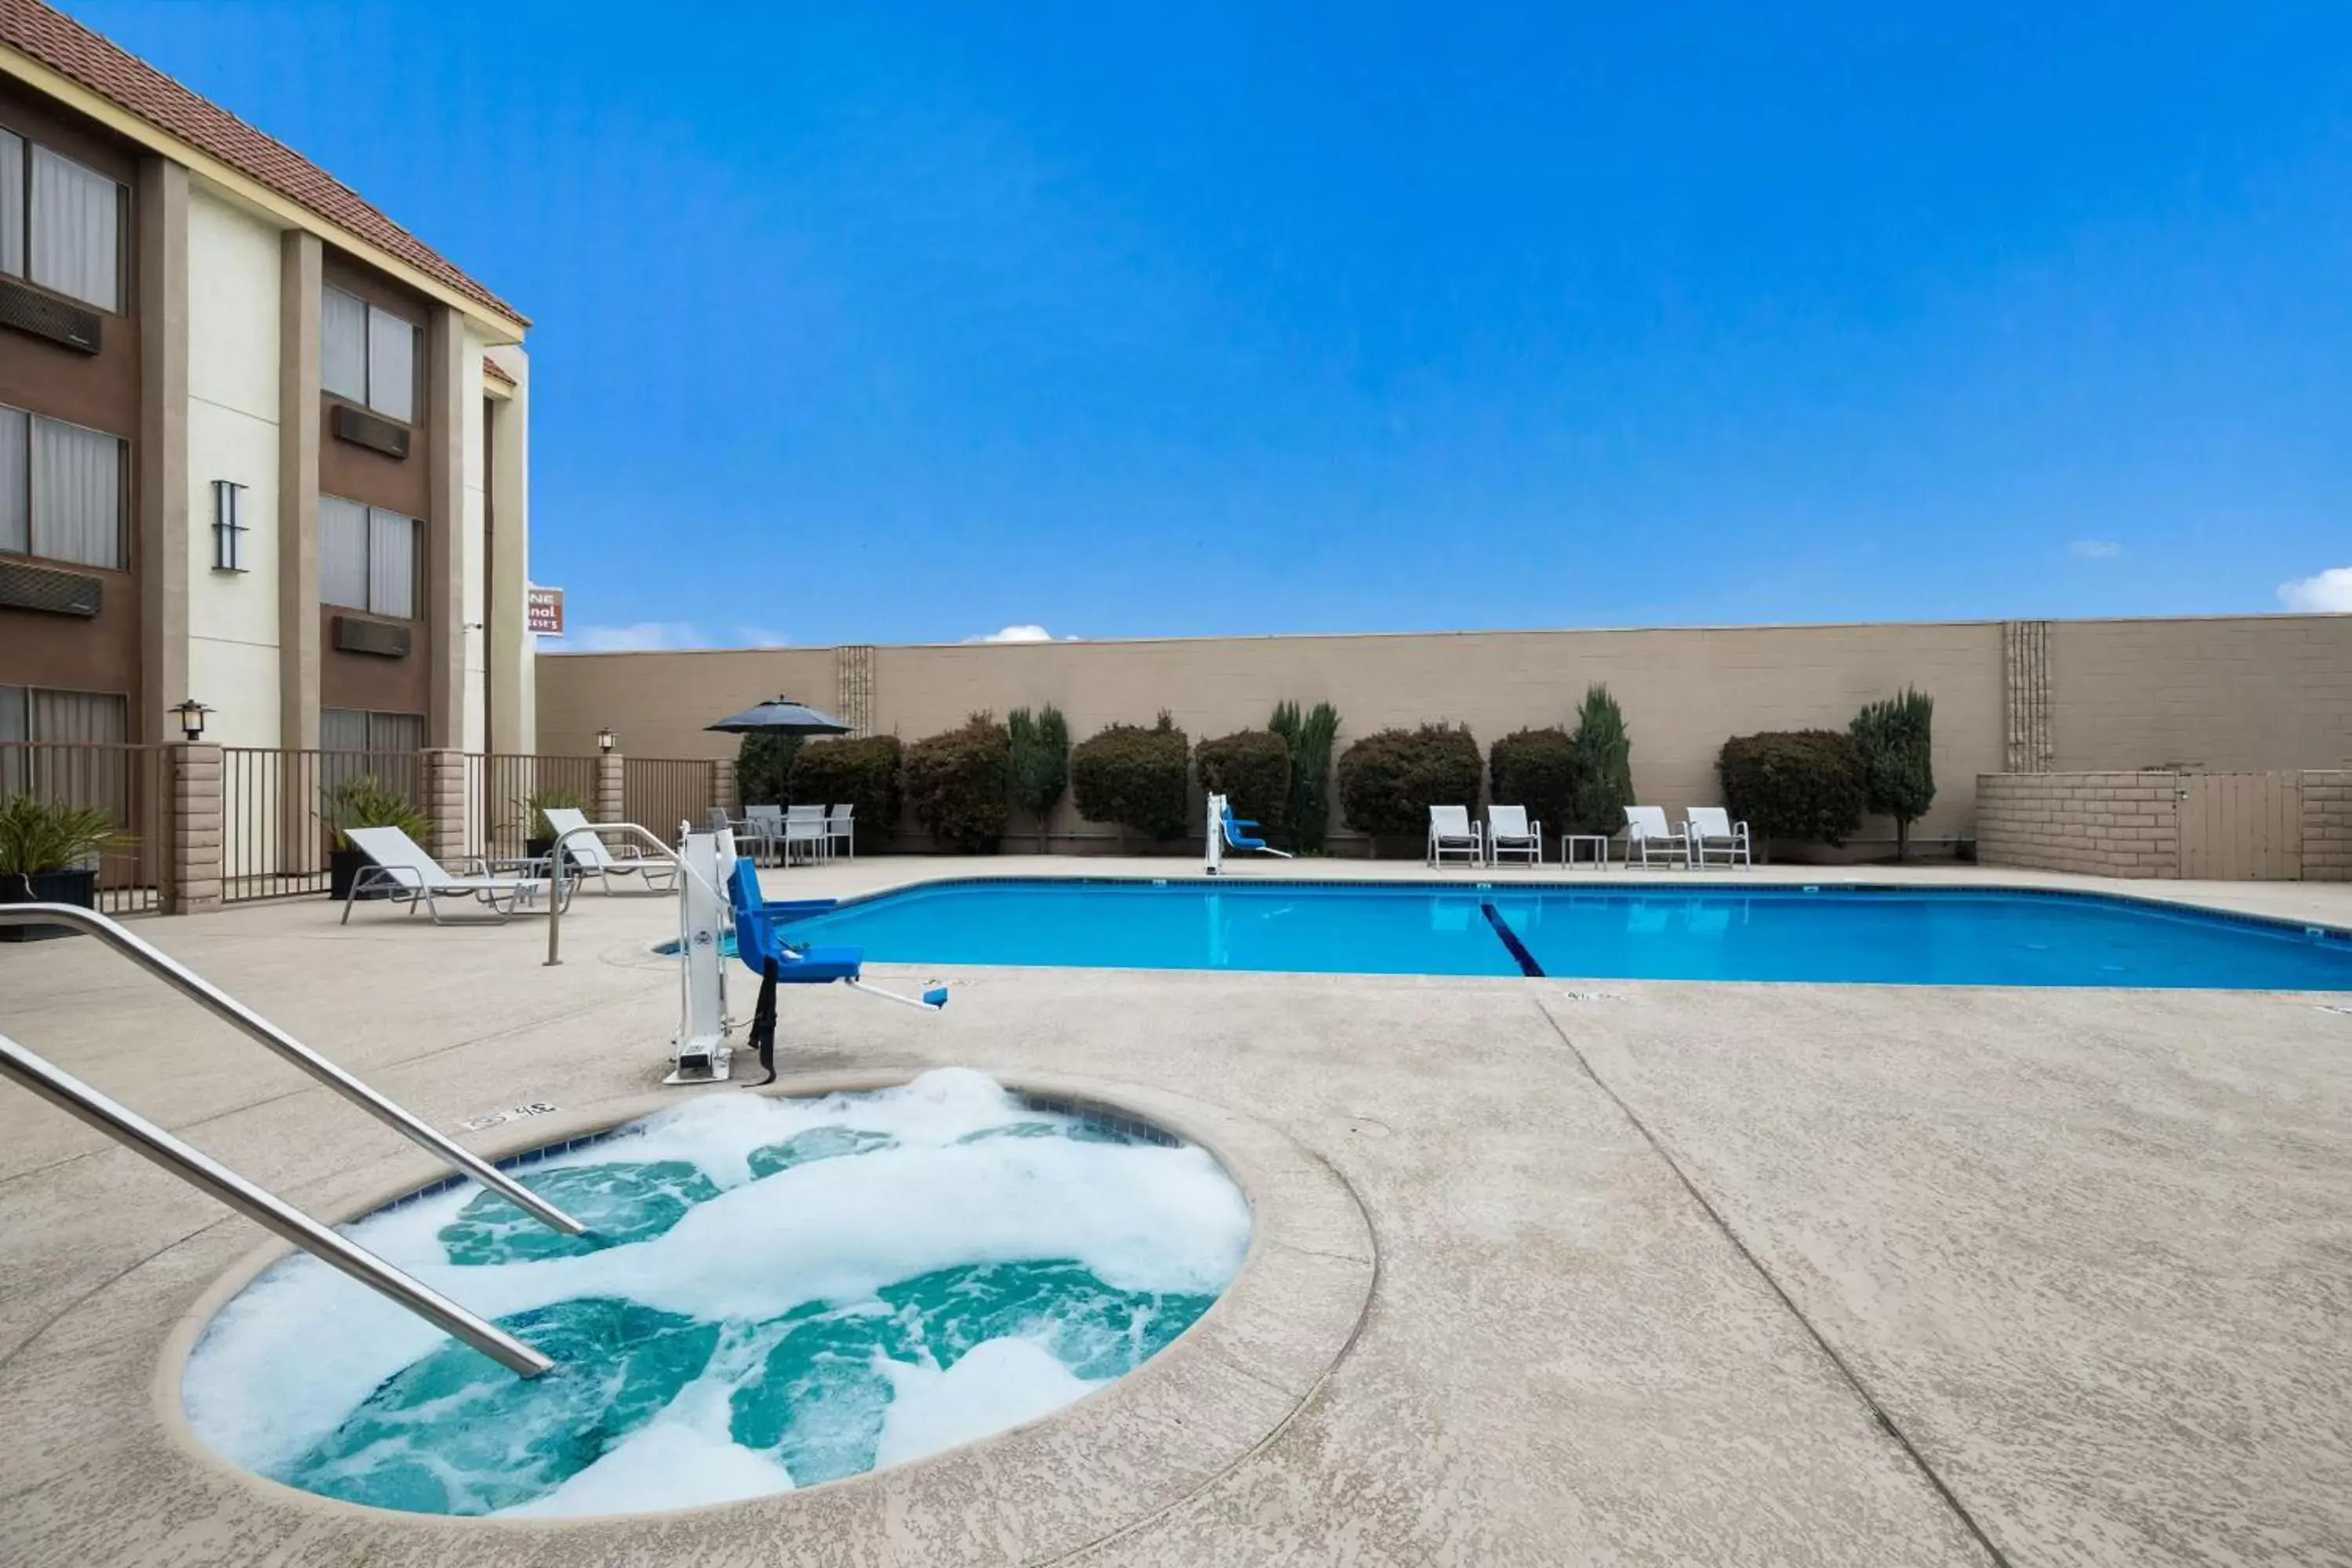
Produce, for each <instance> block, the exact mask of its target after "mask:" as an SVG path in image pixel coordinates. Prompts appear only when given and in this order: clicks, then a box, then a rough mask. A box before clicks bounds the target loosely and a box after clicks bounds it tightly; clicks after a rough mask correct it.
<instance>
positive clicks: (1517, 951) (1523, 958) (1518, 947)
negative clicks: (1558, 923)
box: [1478, 901, 1544, 980]
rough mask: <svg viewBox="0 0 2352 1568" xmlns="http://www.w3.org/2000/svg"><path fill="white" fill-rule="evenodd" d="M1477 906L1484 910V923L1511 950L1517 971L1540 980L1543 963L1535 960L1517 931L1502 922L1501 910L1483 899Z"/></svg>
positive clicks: (1542, 975) (1534, 956) (1542, 973)
mask: <svg viewBox="0 0 2352 1568" xmlns="http://www.w3.org/2000/svg"><path fill="white" fill-rule="evenodd" d="M1478 908H1479V909H1480V910H1483V911H1484V912H1485V914H1486V923H1487V924H1488V925H1490V926H1493V927H1494V928H1495V934H1496V936H1498V937H1501V938H1502V939H1503V945H1504V946H1505V947H1507V948H1508V949H1510V950H1511V956H1512V957H1513V958H1515V959H1517V961H1518V964H1519V973H1522V974H1524V975H1526V976H1528V978H1529V979H1531V980H1541V979H1542V978H1543V977H1544V972H1543V965H1542V964H1540V963H1537V962H1536V955H1535V954H1534V953H1532V952H1528V946H1527V943H1525V942H1521V941H1520V940H1519V933H1518V932H1517V931H1513V930H1512V929H1511V928H1510V927H1509V926H1508V925H1507V924H1505V923H1504V921H1503V911H1502V910H1498V909H1496V907H1495V906H1494V905H1492V904H1490V903H1486V902H1484V901H1482V902H1480V904H1479V905H1478Z"/></svg>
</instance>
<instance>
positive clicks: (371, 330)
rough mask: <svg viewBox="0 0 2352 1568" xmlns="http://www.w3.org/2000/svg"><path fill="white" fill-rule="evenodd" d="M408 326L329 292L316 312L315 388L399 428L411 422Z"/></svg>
mask: <svg viewBox="0 0 2352 1568" xmlns="http://www.w3.org/2000/svg"><path fill="white" fill-rule="evenodd" d="M416 335H417V328H416V324H415V322H414V321H407V320H405V319H404V318H403V317H400V316H395V315H394V314H393V313H392V312H391V311H389V310H385V309H383V307H382V306H380V305H371V304H369V303H368V302H367V301H366V300H362V299H360V298H358V297H357V296H355V295H352V294H346V293H344V292H343V291H342V290H341V289H327V290H326V295H325V299H324V300H323V302H322V303H321V305H320V310H319V343H320V350H319V384H320V387H321V388H323V389H324V390H326V391H328V392H330V393H332V394H333V395H335V396H337V397H343V398H349V399H350V400H351V401H352V402H353V403H360V404H365V405H367V406H368V407H370V408H373V409H374V410H375V411H376V412H377V413H378V414H383V415H387V416H390V417H392V418H394V419H397V420H399V421H401V422H402V423H403V424H407V423H410V422H412V421H413V420H415V417H416Z"/></svg>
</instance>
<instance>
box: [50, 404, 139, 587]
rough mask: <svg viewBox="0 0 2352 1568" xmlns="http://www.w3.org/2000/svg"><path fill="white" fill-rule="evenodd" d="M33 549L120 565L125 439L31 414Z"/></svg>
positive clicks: (114, 566) (63, 557)
mask: <svg viewBox="0 0 2352 1568" xmlns="http://www.w3.org/2000/svg"><path fill="white" fill-rule="evenodd" d="M32 534H33V553H34V554H36V555H46V556H47V557H49V558H50V559H51V560H53V561H75V562H79V563H81V564H82V565H84V566H103V567H106V568H107V569H109V570H110V571H115V572H120V571H121V570H122V441H121V437H115V436H110V435H108V434H107V433H106V432H105V431H103V430H86V429H84V428H82V426H79V425H68V424H67V423H66V422H65V421H64V420H62V419H43V418H41V417H39V416H35V417H34V419H33V524H32Z"/></svg>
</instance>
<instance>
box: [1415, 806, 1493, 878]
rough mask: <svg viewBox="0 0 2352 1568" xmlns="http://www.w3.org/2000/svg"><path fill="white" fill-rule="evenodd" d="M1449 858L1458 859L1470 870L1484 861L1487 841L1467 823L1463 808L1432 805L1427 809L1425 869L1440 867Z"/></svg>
mask: <svg viewBox="0 0 2352 1568" xmlns="http://www.w3.org/2000/svg"><path fill="white" fill-rule="evenodd" d="M1448 855H1458V856H1460V857H1461V858H1464V859H1465V860H1467V861H1469V862H1470V864H1472V865H1473V866H1480V865H1484V864H1485V863H1486V838H1485V837H1484V836H1483V835H1482V834H1481V833H1480V832H1479V830H1478V825H1477V824H1476V823H1475V822H1473V821H1471V820H1470V808H1469V807H1468V806H1466V805H1433V806H1431V807H1430V808H1429V853H1428V855H1427V857H1426V858H1423V861H1422V864H1423V865H1424V866H1443V865H1444V864H1445V858H1446V857H1447V856H1448Z"/></svg>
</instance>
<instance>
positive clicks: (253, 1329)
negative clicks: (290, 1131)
mask: <svg viewBox="0 0 2352 1568" xmlns="http://www.w3.org/2000/svg"><path fill="white" fill-rule="evenodd" d="M524 1179H525V1180H526V1182H528V1183H529V1184H531V1185H533V1186H534V1187H538V1188H541V1189H542V1190H545V1191H548V1192H549V1193H550V1194H551V1195H556V1194H562V1195H561V1196H560V1197H559V1199H558V1201H563V1200H564V1199H565V1198H569V1199H572V1200H573V1201H574V1202H575V1203H576V1204H577V1205H578V1206H577V1208H576V1209H575V1212H580V1211H583V1210H584V1211H588V1212H584V1213H583V1214H582V1217H583V1218H586V1219H588V1220H589V1221H590V1223H591V1224H592V1226H595V1227H596V1230H597V1233H598V1234H596V1235H595V1236H593V1237H590V1238H586V1239H584V1240H582V1241H580V1242H576V1243H573V1242H566V1241H563V1240H561V1239H560V1238H557V1237H553V1236H552V1235H551V1233H550V1232H548V1231H546V1230H545V1229H544V1228H543V1227H540V1226H535V1225H531V1224H529V1223H528V1222H526V1221H524V1220H523V1219H522V1216H520V1215H518V1214H517V1213H516V1211H514V1210H513V1209H512V1208H511V1207H510V1206H509V1205H506V1204H505V1203H504V1202H503V1200H500V1199H498V1198H496V1197H494V1196H492V1195H489V1194H484V1193H482V1192H480V1190H479V1189H478V1188H476V1187H473V1186H471V1185H467V1186H464V1187H460V1188H456V1189H453V1190H452V1191H450V1192H448V1193H445V1194H436V1196H434V1197H432V1198H429V1199H425V1200H424V1201H421V1202H418V1203H415V1204H411V1205H407V1206H405V1207H404V1208H401V1209H398V1210H395V1211H393V1212H391V1213H388V1214H383V1215H376V1216H374V1217H373V1218H370V1219H368V1220H365V1221H362V1222H361V1223H360V1224H358V1225H356V1226H351V1227H348V1233H349V1234H350V1235H351V1236H352V1238H353V1239H354V1240H356V1241H358V1242H359V1243H360V1244H361V1245H362V1246H364V1247H368V1248H370V1249H371V1250H373V1251H375V1252H377V1253H379V1254H380V1255H382V1256H383V1257H384V1258H387V1259H388V1260H389V1261H391V1262H392V1263H394V1265H396V1266H398V1267H399V1268H404V1269H405V1270H407V1271H408V1272H410V1273H412V1274H414V1275H415V1276H416V1277H417V1278H418V1279H422V1280H424V1281H425V1283H427V1284H429V1285H432V1286H433V1287H435V1288H436V1289H440V1290H442V1291H444V1292H446V1294H448V1295H449V1296H451V1297H452V1298H454V1299H455V1300H458V1301H460V1302H462V1303H464V1304H465V1305H466V1306H467V1307H469V1308H471V1309H472V1310H475V1311H477V1312H480V1313H482V1314H484V1315H486V1316H488V1317H491V1318H494V1319H496V1320H499V1321H500V1322H501V1323H502V1325H504V1326H506V1327H507V1328H509V1331H513V1332H515V1333H517V1334H518V1335H519V1337H521V1338H523V1339H524V1340H526V1341H528V1342H534V1343H538V1344H540V1345H541V1348H543V1349H545V1350H546V1351H547V1352H549V1353H550V1354H551V1355H553V1356H555V1357H556V1358H557V1361H558V1369H557V1371H556V1372H554V1373H549V1374H548V1375H547V1376H545V1377H542V1378H541V1379H538V1380H535V1381H531V1382H523V1381H520V1380H517V1379H514V1378H513V1377H511V1376H510V1375H509V1374H508V1373H504V1372H503V1371H501V1370H499V1368H497V1367H496V1366H495V1365H494V1364H493V1363H490V1362H489V1361H488V1359H487V1358H484V1357H482V1356H479V1355H478V1354H477V1353H476V1352H472V1351H470V1350H467V1349H466V1348H464V1347H463V1346H460V1345H457V1344H456V1343H455V1342H451V1341H449V1340H447V1339H446V1337H444V1336H443V1335H441V1334H440V1333H439V1332H438V1331H436V1330H434V1329H432V1328H431V1327H429V1326H428V1325H425V1324H424V1323H423V1322H421V1321H419V1320H417V1319H415V1318H413V1317H411V1316H410V1315H409V1314H408V1313H406V1312H404V1311H403V1310H400V1309H399V1308H397V1307H395V1306H394V1305H393V1304H392V1303H391V1302H389V1301H387V1300H383V1298H381V1297H379V1296H377V1295H375V1294H374V1293H373V1291H370V1290H368V1289H365V1288H363V1287H362V1286H360V1285H358V1284H356V1283H354V1282H352V1281H351V1280H348V1279H344V1278H343V1277H342V1276H341V1275H340V1274H337V1273H335V1272H334V1271H332V1270H331V1269H329V1268H325V1267H324V1266H323V1265H320V1264H318V1263H316V1262H315V1261H313V1260H311V1259H310V1258H307V1257H297V1258H292V1259H289V1261H288V1262H286V1263H284V1264H281V1265H279V1266H278V1267H277V1268H273V1269H271V1270H270V1271H269V1272H268V1274H266V1275H264V1276H263V1277H262V1278H261V1279H258V1280H257V1281H256V1282H255V1283H254V1284H253V1285H252V1286H250V1287H249V1288H247V1289H246V1290H245V1291H244V1292H242V1293H241V1294H240V1295H238V1296H237V1297H236V1300H233V1301H231V1302H230V1303H229V1305H228V1306H227V1307H226V1308H225V1309H224V1310H222V1312H221V1314H220V1316H219V1317H218V1318H217V1319H215V1321H214V1323H213V1325H212V1326H211V1328H210V1329H209V1330H208V1331H207V1332H206V1334H205V1339H204V1340H203V1342H201V1343H200V1344H199V1345H198V1347H197V1349H196V1352H195V1353H194V1355H193V1356H192V1357H191V1359H190V1362H189V1365H188V1371H187V1375H186V1378H185V1381H184V1397H185V1401H186V1406H187V1411H188V1416H189V1419H190V1422H191V1423H192V1424H193V1425H194V1427H195V1429H196V1431H197V1433H198V1434H199V1435H200V1436H203V1437H204V1439H205V1441H206V1442H207V1443H209V1444H211V1445H212V1446H213V1447H215V1448H217V1449H218V1450H220V1451H221V1452H222V1453H224V1454H225V1455H226V1456H227V1457H229V1458H233V1459H235V1460H236V1461H237V1462H239V1463H241V1464H244V1465H246V1466H247V1467H249V1468H253V1469H256V1470H258V1471H261V1472H263V1473H265V1474H268V1475H272V1476H276V1477H278V1478H279V1479H286V1480H288V1481H289V1482H291V1483H292V1484H295V1485H299V1486H305V1487H309V1488H310V1489H314V1490H320V1491H326V1492H329V1493H331V1495H335V1496H341V1497H346V1498H350V1499H351V1500H355V1501H362V1502H373V1503H377V1504H379V1505H381V1506H387V1507H399V1508H412V1509H425V1510H433V1511H448V1512H465V1513H478V1512H489V1511H516V1512H530V1513H601V1512H617V1511H631V1510H645V1509H649V1508H678V1507H686V1506H690V1505H692V1504H694V1503H698V1502H709V1501H719V1500H727V1499H731V1498H736V1497H744V1496H753V1495H758V1494H760V1493H762V1492H768V1491H775V1490H780V1489H785V1488H789V1487H791V1486H793V1485H794V1484H799V1485H810V1484H814V1482H816V1481H819V1480H829V1479H835V1478H836V1477H838V1476H841V1475H847V1474H855V1473H856V1472H858V1471H860V1470H863V1469H866V1468H872V1467H873V1466H876V1465H882V1464H897V1463H901V1462H903V1461H905V1460H907V1459H909V1458H919V1457H920V1456H921V1455H923V1454H927V1453H931V1452H935V1451H937V1450H938V1449H939V1448H940V1447H948V1446H950V1445H952V1444H956V1443H961V1442H967V1441H970V1440H971V1439H972V1438H973V1437H976V1436H984V1435H986V1434H987V1433H990V1432H993V1431H1001V1430H1003V1429H1004V1428H1006V1427H1008V1426H1016V1425H1019V1424H1021V1423H1022V1422H1024V1421H1028V1420H1031V1419H1034V1418H1035V1417H1036V1416H1038V1415H1044V1414H1045V1413H1047V1412H1049V1411H1051V1410H1054V1409H1056V1408H1058V1407H1060V1406H1061V1405H1065V1404H1067V1403H1068V1402H1070V1401H1071V1400H1073V1399H1076V1398H1078V1397H1080V1396H1081V1395H1083V1394H1085V1393H1086V1392H1087V1390H1088V1389H1090V1388H1093V1387H1096V1386H1097V1385H1098V1384H1099V1383H1101V1382H1102V1381H1104V1380H1106V1379H1108V1378H1110V1377H1115V1376H1118V1374H1120V1373H1124V1372H1126V1371H1129V1370H1130V1369H1131V1368H1132V1367H1133V1366H1134V1365H1135V1364H1136V1363H1139V1362H1140V1361H1141V1360H1143V1359H1144V1358H1145V1357H1147V1356H1149V1355H1150V1354H1151V1353H1153V1352H1155V1351H1157V1350H1158V1349H1159V1348H1160V1347H1161V1346H1162V1345H1164V1344H1165V1343H1167V1342H1168V1341H1169V1340H1170V1339H1171V1338H1173V1337H1174V1335H1175V1334H1176V1333H1178V1332H1181V1331H1182V1329H1183V1328H1184V1327H1185V1326H1186V1325H1188V1324H1189V1323H1191V1322H1192V1320H1193V1319H1195V1318H1197V1317H1198V1316H1199V1315H1200V1313H1201V1312H1202V1310H1205V1309H1206V1308H1207V1306H1208V1305H1209V1303H1210V1302H1211V1301H1212V1300H1214V1298H1215V1296H1216V1294H1217V1293H1218V1292H1219V1291H1221V1290H1222V1289H1223V1288H1224V1286H1225V1284H1226V1283H1227V1282H1228V1281H1229V1280H1230V1279H1232V1277H1233V1275H1234V1271H1235V1269H1237V1268H1239V1267H1240V1263H1241V1259H1242V1256H1243V1253H1244V1250H1245V1249H1246V1247H1247V1243H1248V1235H1249V1217H1248V1210H1247V1205H1246V1204H1245V1203H1244V1200H1243V1198H1242V1195H1241V1194H1240V1192H1239V1190H1238V1189H1237V1188H1235V1187H1234V1184H1233V1183H1232V1181H1231V1180H1230V1179H1229V1178H1228V1177H1227V1176H1226V1175H1225V1174H1224V1173H1223V1171H1222V1170H1221V1169H1219V1168H1218V1166H1217V1165H1216V1163H1215V1162H1214V1161H1213V1160H1212V1159H1211V1158H1210V1157H1209V1156H1208V1155H1207V1154H1206V1153H1205V1152H1202V1151H1201V1150H1199V1149H1196V1148H1192V1147H1189V1146H1179V1147H1173V1148H1171V1147H1163V1146H1160V1145H1157V1144H1150V1143H1144V1142H1129V1141H1125V1140H1122V1139H1120V1138H1118V1135H1116V1134H1106V1133H1104V1132H1103V1131H1101V1130H1100V1129H1099V1128H1097V1127H1095V1126H1093V1125H1090V1124H1087V1123H1083V1122H1079V1121H1074V1120H1073V1119H1070V1118H1066V1117H1057V1116H1049V1115H1045V1114H1044V1113H1041V1112H1039V1111H1037V1110H1033V1109H1031V1108H1029V1107H1027V1106H1025V1105H1024V1104H1022V1103H1021V1102H1020V1101H1019V1100H1015V1099H1014V1098H1013V1097H1012V1096H1011V1095H1009V1094H1007V1093H1006V1092H1005V1091H1004V1090H1003V1089H1001V1088H1000V1087H998V1086H997V1085H996V1084H995V1083H993V1082H992V1081H991V1080H989V1079H986V1078H984V1077H982V1076H981V1075H979V1074H977V1073H971V1072H965V1071H960V1070H948V1071H940V1072H934V1073H929V1074H926V1075H925V1076H924V1077H922V1078H920V1079H917V1080H916V1081H915V1082H913V1083H910V1084H908V1085H907V1086H906V1087H904V1088H902V1089H890V1090H885V1091H882V1092H879V1093H876V1094H870V1095H855V1096H850V1095H842V1096H833V1097H830V1098H828V1099H824V1100H773V1099H768V1098H765V1097H762V1096H757V1095H735V1096H724V1095H714V1096H705V1097H701V1098H698V1099H696V1100H690V1101H688V1102H686V1103H684V1104H681V1105H679V1106H678V1107H677V1108H675V1109H673V1110H667V1111H665V1112H663V1113H662V1114H660V1115H658V1116H656V1117H653V1118H650V1119H648V1120H647V1121H645V1122H643V1123H640V1124H638V1126H637V1127H636V1128H635V1129H632V1130H631V1131H628V1132H627V1133H626V1134H625V1135H624V1136H621V1137H618V1138H614V1139H612V1140H609V1141H606V1142H603V1143H600V1144H597V1145H594V1146H592V1147H589V1148H586V1149H581V1150H576V1151H573V1152H571V1153H570V1154H567V1155H564V1156H562V1157H559V1158H557V1159H554V1160H551V1161H548V1162H546V1163H542V1164H541V1165H539V1166H536V1167H534V1168H533V1169H532V1170H531V1171H530V1173H527V1174H526V1176H525V1177H524Z"/></svg>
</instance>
